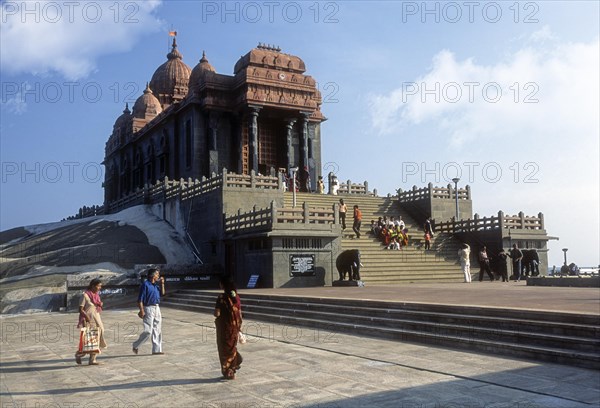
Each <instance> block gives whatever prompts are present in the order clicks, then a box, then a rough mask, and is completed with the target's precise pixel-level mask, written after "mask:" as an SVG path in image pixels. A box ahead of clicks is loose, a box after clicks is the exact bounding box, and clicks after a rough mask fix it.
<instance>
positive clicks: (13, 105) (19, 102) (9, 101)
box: [0, 82, 32, 115]
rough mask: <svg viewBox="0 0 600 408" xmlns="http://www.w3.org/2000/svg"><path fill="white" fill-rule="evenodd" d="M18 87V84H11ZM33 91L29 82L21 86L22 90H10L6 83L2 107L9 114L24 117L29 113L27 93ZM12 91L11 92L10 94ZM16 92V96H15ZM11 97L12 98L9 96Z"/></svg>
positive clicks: (0, 103) (0, 102) (1, 102)
mask: <svg viewBox="0 0 600 408" xmlns="http://www.w3.org/2000/svg"><path fill="white" fill-rule="evenodd" d="M11 85H14V86H16V84H11ZM31 89H32V86H31V84H30V83H29V82H23V83H22V84H21V87H20V89H18V88H13V89H10V90H9V87H8V84H7V83H5V85H4V86H3V89H2V90H3V91H4V93H3V95H2V98H1V99H0V107H1V108H2V109H5V110H6V111H8V112H9V113H12V114H15V115H22V114H24V113H25V112H27V102H26V101H25V96H24V94H26V93H27V92H29V91H30V90H31ZM8 91H10V92H8ZM13 91H14V94H13ZM9 95H10V96H9Z"/></svg>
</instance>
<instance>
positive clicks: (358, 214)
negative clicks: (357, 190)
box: [352, 205, 362, 238]
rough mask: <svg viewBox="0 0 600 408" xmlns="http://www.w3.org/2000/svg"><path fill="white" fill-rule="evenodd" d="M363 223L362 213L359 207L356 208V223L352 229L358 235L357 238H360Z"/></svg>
mask: <svg viewBox="0 0 600 408" xmlns="http://www.w3.org/2000/svg"><path fill="white" fill-rule="evenodd" d="M361 222H362V212H361V211H360V209H359V208H358V205H355V206H354V223H353V224H352V229H353V230H354V232H355V233H356V238H360V224H361Z"/></svg>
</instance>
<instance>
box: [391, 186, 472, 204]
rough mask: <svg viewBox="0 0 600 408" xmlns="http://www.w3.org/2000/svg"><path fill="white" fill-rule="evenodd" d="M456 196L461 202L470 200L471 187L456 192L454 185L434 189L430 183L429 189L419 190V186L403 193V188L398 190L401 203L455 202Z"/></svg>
mask: <svg viewBox="0 0 600 408" xmlns="http://www.w3.org/2000/svg"><path fill="white" fill-rule="evenodd" d="M456 195H458V199H459V200H470V199H471V187H470V186H468V185H467V186H465V188H459V189H458V190H456V189H455V188H454V187H453V186H452V184H448V186H447V187H437V186H436V187H434V186H433V184H432V183H429V184H428V185H427V187H424V188H417V186H413V188H412V190H408V191H403V190H402V189H401V188H399V189H398V200H399V201H400V202H401V203H407V202H411V201H419V200H429V199H452V200H455V199H456Z"/></svg>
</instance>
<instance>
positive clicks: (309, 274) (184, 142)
mask: <svg viewBox="0 0 600 408" xmlns="http://www.w3.org/2000/svg"><path fill="white" fill-rule="evenodd" d="M306 71H307V69H306V66H305V64H304V61H302V59H300V58H299V57H297V56H294V55H290V54H286V53H284V52H282V51H281V49H280V48H278V47H274V46H268V45H263V44H259V45H258V46H257V47H256V48H254V49H252V50H250V51H249V52H248V53H246V54H245V55H244V56H242V57H241V58H240V59H239V60H238V61H237V62H236V63H235V65H234V67H233V74H232V75H228V74H221V73H217V72H216V70H215V68H214V67H213V66H212V65H211V64H210V62H209V61H208V58H207V56H206V54H205V53H204V52H203V53H202V57H201V58H200V60H199V62H198V63H197V64H196V65H195V66H194V67H193V68H191V67H190V66H188V65H187V64H186V63H185V62H184V60H183V55H182V54H181V52H180V51H179V49H178V47H177V41H176V39H173V43H172V48H171V51H170V52H169V53H168V54H167V61H166V62H164V63H163V64H162V65H160V66H159V67H158V68H157V69H156V70H155V72H154V74H153V75H152V78H150V81H149V82H148V83H147V85H146V88H145V90H144V92H143V94H142V95H140V96H139V98H138V99H137V100H136V101H135V103H134V105H133V107H132V109H131V110H130V109H129V106H128V105H126V106H125V110H124V111H123V113H122V114H121V115H120V116H119V117H118V118H117V120H116V121H115V123H114V126H113V130H112V133H111V135H110V137H109V138H108V141H107V143H106V148H105V156H104V162H103V164H104V165H105V167H106V171H105V181H104V205H103V206H94V207H93V208H91V209H90V208H88V209H87V210H85V211H84V210H83V209H82V210H80V214H79V216H81V217H85V216H90V215H97V214H108V213H114V212H117V211H121V210H123V209H125V208H128V207H131V206H135V205H145V206H147V207H146V208H147V210H148V211H151V212H152V213H153V214H155V215H156V216H158V217H160V218H161V219H163V220H165V221H166V222H168V223H169V224H170V225H171V226H173V228H175V230H176V231H177V232H178V233H179V236H181V237H183V239H185V240H186V243H185V244H186V245H188V246H189V248H190V250H191V251H192V252H193V253H194V255H195V257H196V260H197V264H195V265H191V266H190V265H188V266H185V267H183V266H182V267H181V268H179V269H185V270H190V268H192V269H198V268H196V267H197V265H201V266H202V268H199V269H202V271H203V273H205V274H206V276H205V277H207V279H208V278H210V279H212V278H214V277H215V276H217V275H219V274H223V273H224V274H229V275H231V276H232V277H233V278H234V279H235V281H236V283H237V284H238V285H239V286H246V285H247V284H248V282H254V283H255V284H256V285H257V286H259V287H292V286H327V285H331V284H333V282H334V281H336V280H338V279H339V275H338V272H341V271H340V269H343V268H342V267H341V266H340V259H345V258H344V256H343V254H344V253H346V254H348V253H350V252H352V251H355V252H352V253H353V254H356V253H358V251H357V250H359V251H360V255H356V256H355V255H352V256H353V257H355V258H353V259H350V260H349V261H348V263H349V265H345V266H344V268H346V269H347V268H350V267H353V268H355V267H358V266H364V272H365V273H364V274H363V273H361V276H362V279H363V280H365V282H367V283H369V284H371V283H372V284H380V285H387V284H394V283H398V282H405V283H408V282H460V281H462V279H463V276H462V273H461V270H460V267H459V265H458V263H457V250H458V249H459V248H461V246H462V245H463V243H465V242H468V243H470V244H471V245H472V246H473V249H474V250H473V252H472V254H473V255H472V257H475V256H476V254H477V251H476V250H475V249H476V247H479V246H481V245H487V247H488V249H489V250H490V251H491V253H493V254H497V253H499V252H500V251H501V250H502V249H505V250H508V249H510V247H511V246H512V245H513V244H517V245H518V246H519V247H521V248H524V249H525V248H526V249H531V250H533V251H534V252H536V251H537V252H539V260H538V264H539V270H541V271H543V270H545V269H544V268H546V265H547V254H546V253H547V241H548V239H549V237H548V235H547V234H546V230H545V226H544V217H543V214H542V213H538V214H537V215H536V216H526V215H525V214H523V213H522V212H520V213H519V214H518V215H513V216H510V215H507V214H505V213H504V212H502V211H499V212H498V215H497V216H496V215H493V216H491V217H480V216H479V215H478V214H473V211H472V209H473V204H472V200H471V189H470V187H469V186H465V187H464V188H459V187H458V184H457V183H455V185H454V186H452V185H448V186H446V187H438V186H433V185H431V184H429V185H428V186H427V187H425V188H420V189H419V188H417V186H414V187H413V188H412V190H409V191H402V190H401V189H398V191H397V194H396V195H388V196H387V197H379V196H378V194H377V191H376V190H375V189H369V185H368V183H367V182H366V181H365V182H363V183H359V184H353V183H352V182H351V181H350V180H347V181H341V180H338V179H337V175H334V174H333V173H329V174H322V169H323V166H322V155H321V146H322V145H321V140H322V139H321V137H322V134H321V123H322V122H323V121H324V120H326V119H325V117H324V116H323V114H322V113H321V102H322V101H321V94H320V92H319V90H318V89H317V83H316V81H315V80H314V79H313V78H312V77H311V76H309V75H307V74H306ZM298 169H299V170H300V171H299V172H298V173H299V175H300V183H299V184H298V185H297V186H298V187H294V188H291V187H292V186H293V185H294V184H293V183H290V181H289V179H288V178H289V177H292V178H293V177H294V174H296V171H297V170H298ZM320 177H323V179H324V180H325V182H326V183H327V189H326V191H321V192H322V193H325V194H316V191H315V190H316V189H317V188H316V187H317V184H318V183H317V180H319V178H320ZM319 182H320V183H321V181H319ZM320 186H321V188H322V187H323V186H324V185H323V184H322V183H321V184H320ZM297 189H299V190H300V191H303V190H307V192H304V193H302V192H300V193H298V194H299V197H297V193H296V190H297ZM292 190H293V191H292ZM311 191H312V193H311ZM339 196H342V198H344V199H345V200H346V202H347V204H348V208H350V209H351V208H352V207H353V206H354V205H356V206H359V207H360V209H361V211H362V214H363V227H362V228H363V235H362V238H360V239H357V240H354V239H353V238H355V236H354V234H353V233H352V231H351V228H352V224H353V220H352V214H351V211H350V213H349V214H348V224H349V228H347V229H344V220H343V219H341V218H340V214H339V211H338V210H339V199H340V197H339ZM297 198H298V200H296V199H297ZM459 204H460V205H459ZM385 216H388V217H389V216H396V217H401V218H403V220H404V222H405V226H406V227H408V228H410V232H409V234H410V236H411V239H410V243H409V244H407V245H406V247H405V248H403V251H401V252H400V251H399V252H397V253H392V251H388V252H386V254H385V256H382V254H383V252H382V249H383V247H382V245H381V242H380V239H379V238H378V237H375V236H373V235H370V234H369V233H368V232H367V231H366V230H368V229H369V227H368V223H369V222H370V221H371V220H377V219H378V217H385ZM429 217H431V219H432V222H433V224H434V225H435V224H437V225H438V230H439V233H436V234H435V237H434V239H433V240H432V242H431V250H429V249H424V245H423V243H424V242H423V239H424V238H423V233H422V232H421V231H422V226H423V222H424V221H425V219H427V218H429ZM356 238H359V236H356ZM536 257H537V253H536ZM344 262H345V261H344ZM342 263H343V262H342ZM473 263H476V259H475V258H474V259H473ZM171 267H172V269H173V268H175V269H177V268H178V267H176V266H171ZM163 270H168V268H166V267H165V268H163ZM209 275H210V276H209ZM198 280H201V279H200V277H198ZM213 281H214V279H213Z"/></svg>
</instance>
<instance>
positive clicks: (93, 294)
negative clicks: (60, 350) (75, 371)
mask: <svg viewBox="0 0 600 408" xmlns="http://www.w3.org/2000/svg"><path fill="white" fill-rule="evenodd" d="M100 289H102V282H101V281H100V279H92V281H91V282H90V284H89V285H88V288H87V289H86V290H85V292H83V296H82V297H81V302H80V303H79V324H78V325H77V327H79V328H83V327H85V326H86V325H90V326H92V327H97V328H98V337H99V338H100V348H106V347H107V345H106V341H105V340H104V325H103V324H102V318H101V317H100V312H102V305H103V303H102V300H100ZM85 354H86V353H84V352H81V351H80V350H77V353H75V361H76V362H77V364H81V358H82V357H83V356H84V355H85ZM89 354H90V360H89V365H98V364H99V363H97V362H96V356H97V355H98V353H94V352H90V353H89Z"/></svg>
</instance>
